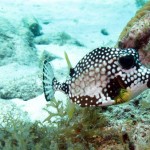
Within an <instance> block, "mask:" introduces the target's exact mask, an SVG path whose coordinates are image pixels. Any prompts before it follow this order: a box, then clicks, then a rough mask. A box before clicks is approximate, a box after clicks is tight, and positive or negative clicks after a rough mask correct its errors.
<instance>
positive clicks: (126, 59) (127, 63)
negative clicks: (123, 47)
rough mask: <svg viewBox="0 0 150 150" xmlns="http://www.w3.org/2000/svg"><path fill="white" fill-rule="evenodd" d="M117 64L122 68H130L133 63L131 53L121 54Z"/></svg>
mask: <svg viewBox="0 0 150 150" xmlns="http://www.w3.org/2000/svg"><path fill="white" fill-rule="evenodd" d="M119 64H120V65H121V66H122V68H123V69H130V68H132V67H133V66H134V65H135V59H134V56H133V55H126V56H121V57H120V58H119Z"/></svg>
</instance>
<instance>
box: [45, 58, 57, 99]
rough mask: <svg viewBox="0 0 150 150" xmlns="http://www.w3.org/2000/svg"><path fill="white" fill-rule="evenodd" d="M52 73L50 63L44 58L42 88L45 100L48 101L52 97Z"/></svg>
mask: <svg viewBox="0 0 150 150" xmlns="http://www.w3.org/2000/svg"><path fill="white" fill-rule="evenodd" d="M54 79H55V78H54V73H53V69H52V66H51V64H50V63H49V62H48V61H47V60H45V61H44V66H43V89H44V95H45V98H46V101H50V100H51V99H53V98H54V93H55V91H54V87H53V80H54Z"/></svg>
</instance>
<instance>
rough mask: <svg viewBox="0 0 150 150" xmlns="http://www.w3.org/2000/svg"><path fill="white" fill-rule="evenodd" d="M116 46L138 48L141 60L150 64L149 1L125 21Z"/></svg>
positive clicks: (147, 64)
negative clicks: (125, 23)
mask: <svg viewBox="0 0 150 150" xmlns="http://www.w3.org/2000/svg"><path fill="white" fill-rule="evenodd" d="M117 47H119V48H134V49H136V50H138V52H139V54H140V60H141V62H142V63H143V64H145V65H146V66H150V1H149V2H147V3H146V4H145V5H144V6H143V7H142V8H141V9H140V10H138V11H137V12H136V15H135V16H134V17H133V18H132V19H131V20H130V21H129V22H128V23H127V25H126V27H125V28H124V29H123V31H122V32H121V34H120V36H119V40H118V43H117Z"/></svg>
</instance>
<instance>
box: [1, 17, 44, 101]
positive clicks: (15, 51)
mask: <svg viewBox="0 0 150 150" xmlns="http://www.w3.org/2000/svg"><path fill="white" fill-rule="evenodd" d="M33 37H34V36H33V34H32V33H31V31H30V30H29V29H28V28H26V27H24V26H19V27H18V28H17V27H16V24H12V23H10V22H9V21H8V20H7V19H5V18H3V17H0V45H1V46H0V83H1V84H0V98H3V99H12V98H22V99H24V100H28V99H31V98H33V97H35V96H38V95H40V94H41V93H42V92H43V90H42V85H39V82H40V81H41V79H40V78H39V77H38V72H39V59H38V55H37V50H36V48H35V46H34V43H33Z"/></svg>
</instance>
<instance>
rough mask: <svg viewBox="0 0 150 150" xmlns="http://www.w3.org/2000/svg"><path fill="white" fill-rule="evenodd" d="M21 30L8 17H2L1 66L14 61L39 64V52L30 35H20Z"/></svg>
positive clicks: (0, 33)
mask: <svg viewBox="0 0 150 150" xmlns="http://www.w3.org/2000/svg"><path fill="white" fill-rule="evenodd" d="M19 31H20V30H18V29H16V28H15V27H14V26H13V25H12V24H11V23H10V22H9V21H8V20H7V19H5V18H2V17H0V45H1V46H0V59H1V61H0V66H2V65H6V64H9V63H12V62H17V63H19V64H25V65H31V64H32V65H33V64H37V61H38V58H37V53H36V49H35V47H34V45H33V44H31V43H32V40H31V39H30V36H24V35H23V34H21V35H20V33H19ZM29 41H30V42H29Z"/></svg>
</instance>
